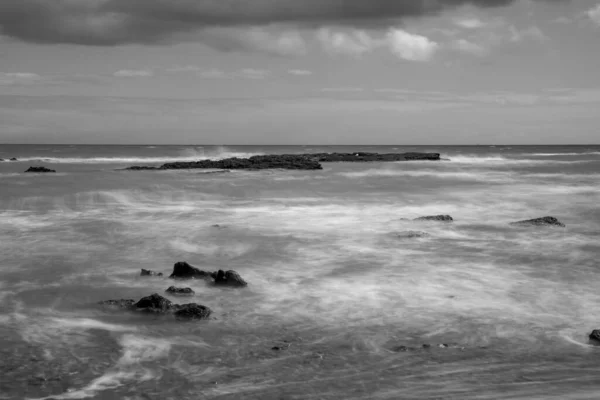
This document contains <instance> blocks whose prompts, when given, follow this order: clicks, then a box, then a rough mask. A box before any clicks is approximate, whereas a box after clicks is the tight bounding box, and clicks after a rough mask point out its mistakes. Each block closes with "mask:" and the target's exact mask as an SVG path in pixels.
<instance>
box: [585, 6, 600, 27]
mask: <svg viewBox="0 0 600 400" xmlns="http://www.w3.org/2000/svg"><path fill="white" fill-rule="evenodd" d="M586 14H587V16H588V17H590V19H591V20H592V21H593V22H594V23H595V24H597V25H600V4H598V5H596V7H593V8H591V9H589V10H588V11H587V12H586Z"/></svg>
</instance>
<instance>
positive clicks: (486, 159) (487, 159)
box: [411, 155, 590, 165]
mask: <svg viewBox="0 0 600 400" xmlns="http://www.w3.org/2000/svg"><path fill="white" fill-rule="evenodd" d="M411 162H413V161H411ZM450 162H453V163H461V164H496V165H497V164H578V163H586V162H590V160H573V161H565V160H536V159H529V158H506V157H502V156H466V155H460V156H450Z"/></svg>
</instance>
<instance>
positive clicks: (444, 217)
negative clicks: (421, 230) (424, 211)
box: [414, 215, 454, 222]
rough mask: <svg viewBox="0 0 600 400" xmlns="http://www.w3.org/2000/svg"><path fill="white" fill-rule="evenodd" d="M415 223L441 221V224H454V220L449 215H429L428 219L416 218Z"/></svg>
mask: <svg viewBox="0 0 600 400" xmlns="http://www.w3.org/2000/svg"><path fill="white" fill-rule="evenodd" d="M414 221H440V222H452V221H454V219H452V217H451V216H449V215H428V216H426V217H419V218H415V219H414Z"/></svg>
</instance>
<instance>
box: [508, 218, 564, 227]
mask: <svg viewBox="0 0 600 400" xmlns="http://www.w3.org/2000/svg"><path fill="white" fill-rule="evenodd" d="M510 225H520V226H557V227H561V228H564V227H565V224H563V223H562V222H560V221H559V220H558V219H556V218H554V217H542V218H534V219H528V220H524V221H517V222H511V223H510Z"/></svg>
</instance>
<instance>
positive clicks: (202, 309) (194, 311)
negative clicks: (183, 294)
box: [175, 303, 212, 319]
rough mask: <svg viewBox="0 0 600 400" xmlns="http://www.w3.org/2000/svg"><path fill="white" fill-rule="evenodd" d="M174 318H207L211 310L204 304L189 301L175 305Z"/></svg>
mask: <svg viewBox="0 0 600 400" xmlns="http://www.w3.org/2000/svg"><path fill="white" fill-rule="evenodd" d="M176 308H178V310H177V311H175V318H178V319H208V317H210V314H212V310H211V309H210V308H208V307H206V306H203V305H200V304H196V303H190V304H182V305H179V306H176Z"/></svg>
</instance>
